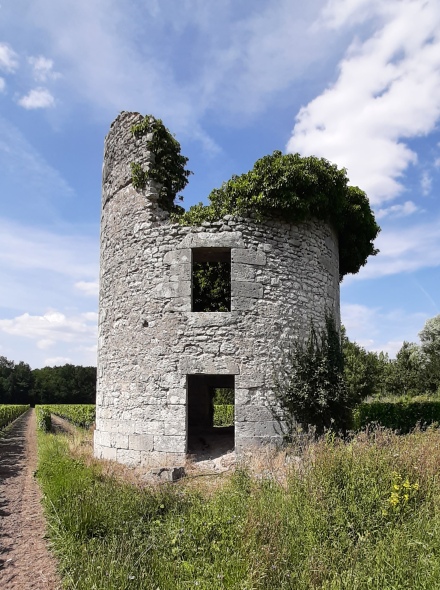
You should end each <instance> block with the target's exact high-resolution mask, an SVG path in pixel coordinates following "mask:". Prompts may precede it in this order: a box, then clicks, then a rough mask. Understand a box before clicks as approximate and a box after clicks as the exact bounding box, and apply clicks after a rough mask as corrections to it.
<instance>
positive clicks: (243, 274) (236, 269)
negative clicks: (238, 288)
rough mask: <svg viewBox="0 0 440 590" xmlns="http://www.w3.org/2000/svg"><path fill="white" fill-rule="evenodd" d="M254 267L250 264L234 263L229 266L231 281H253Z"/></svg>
mask: <svg viewBox="0 0 440 590" xmlns="http://www.w3.org/2000/svg"><path fill="white" fill-rule="evenodd" d="M255 274H256V272H255V267H254V266H252V265H250V264H241V263H239V262H235V263H234V264H232V265H231V279H232V280H233V281H254V280H255Z"/></svg>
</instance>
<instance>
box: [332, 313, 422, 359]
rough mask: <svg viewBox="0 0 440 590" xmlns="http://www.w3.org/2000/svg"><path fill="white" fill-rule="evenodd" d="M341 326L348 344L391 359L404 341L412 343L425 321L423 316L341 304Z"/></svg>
mask: <svg viewBox="0 0 440 590" xmlns="http://www.w3.org/2000/svg"><path fill="white" fill-rule="evenodd" d="M341 318H342V324H343V325H344V326H345V328H346V330H347V336H348V337H349V339H350V340H352V341H355V342H357V343H358V344H359V345H360V346H363V347H364V348H365V349H366V350H370V351H373V352H381V351H382V352H387V353H388V354H389V355H390V357H394V356H395V355H396V353H397V352H398V351H399V350H400V348H401V347H402V344H403V342H404V340H406V341H414V334H417V333H418V332H419V331H420V330H421V328H422V327H423V325H424V323H425V321H426V318H427V316H426V314H424V313H419V312H417V313H408V311H405V310H403V309H400V308H397V309H391V310H388V311H387V310H384V309H382V308H380V307H375V308H371V307H368V306H366V305H360V304H354V303H345V302H342V305H341Z"/></svg>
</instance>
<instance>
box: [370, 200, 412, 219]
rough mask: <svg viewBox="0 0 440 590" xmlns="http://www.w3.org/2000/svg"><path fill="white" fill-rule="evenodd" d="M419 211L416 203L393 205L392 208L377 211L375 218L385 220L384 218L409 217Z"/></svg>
mask: <svg viewBox="0 0 440 590" xmlns="http://www.w3.org/2000/svg"><path fill="white" fill-rule="evenodd" d="M418 210H419V208H418V207H417V205H416V204H415V203H413V202H412V201H406V202H405V203H402V204H401V205H391V206H390V207H385V208H383V209H379V210H378V211H376V213H375V217H376V219H383V218H384V217H407V216H408V215H412V214H413V213H415V212H416V211H418Z"/></svg>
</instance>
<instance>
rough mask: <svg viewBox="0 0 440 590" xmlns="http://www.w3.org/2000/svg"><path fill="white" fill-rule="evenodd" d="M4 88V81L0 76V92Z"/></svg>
mask: <svg viewBox="0 0 440 590" xmlns="http://www.w3.org/2000/svg"><path fill="white" fill-rule="evenodd" d="M5 88H6V82H5V79H4V78H0V92H4V91H5Z"/></svg>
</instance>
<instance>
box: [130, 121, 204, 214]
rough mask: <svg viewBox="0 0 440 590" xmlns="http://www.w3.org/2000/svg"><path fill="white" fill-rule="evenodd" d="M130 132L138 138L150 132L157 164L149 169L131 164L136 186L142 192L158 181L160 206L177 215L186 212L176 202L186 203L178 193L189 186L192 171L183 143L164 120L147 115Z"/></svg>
mask: <svg viewBox="0 0 440 590" xmlns="http://www.w3.org/2000/svg"><path fill="white" fill-rule="evenodd" d="M131 132H132V133H133V135H134V136H135V137H136V138H139V137H142V136H144V135H147V134H150V133H151V139H149V140H148V141H147V148H148V149H149V150H150V151H151V152H152V153H153V154H154V156H155V161H154V165H150V167H149V168H148V169H147V170H144V169H143V168H142V166H141V165H140V164H139V163H138V162H132V163H131V179H132V183H133V186H134V187H135V188H137V189H138V190H142V189H144V188H145V186H146V184H147V181H148V180H149V179H151V180H155V181H156V182H158V183H160V184H161V185H162V187H161V189H160V193H159V204H160V206H161V207H162V208H163V209H165V210H167V211H173V212H175V213H178V212H181V211H183V209H182V207H179V206H178V205H176V204H175V199H176V198H178V199H179V200H183V197H182V196H181V195H178V193H179V192H180V191H182V190H183V189H184V188H185V186H186V185H187V184H188V177H189V176H190V174H192V172H191V171H190V170H186V164H187V162H188V158H186V157H185V156H182V154H181V153H180V143H179V142H178V141H177V140H176V139H175V137H173V135H172V134H171V133H170V131H169V130H168V129H167V128H166V127H165V125H164V124H163V123H162V121H161V119H156V118H155V117H153V116H152V115H146V116H145V117H144V118H143V119H142V121H141V122H140V123H138V124H137V125H133V126H132V128H131Z"/></svg>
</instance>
